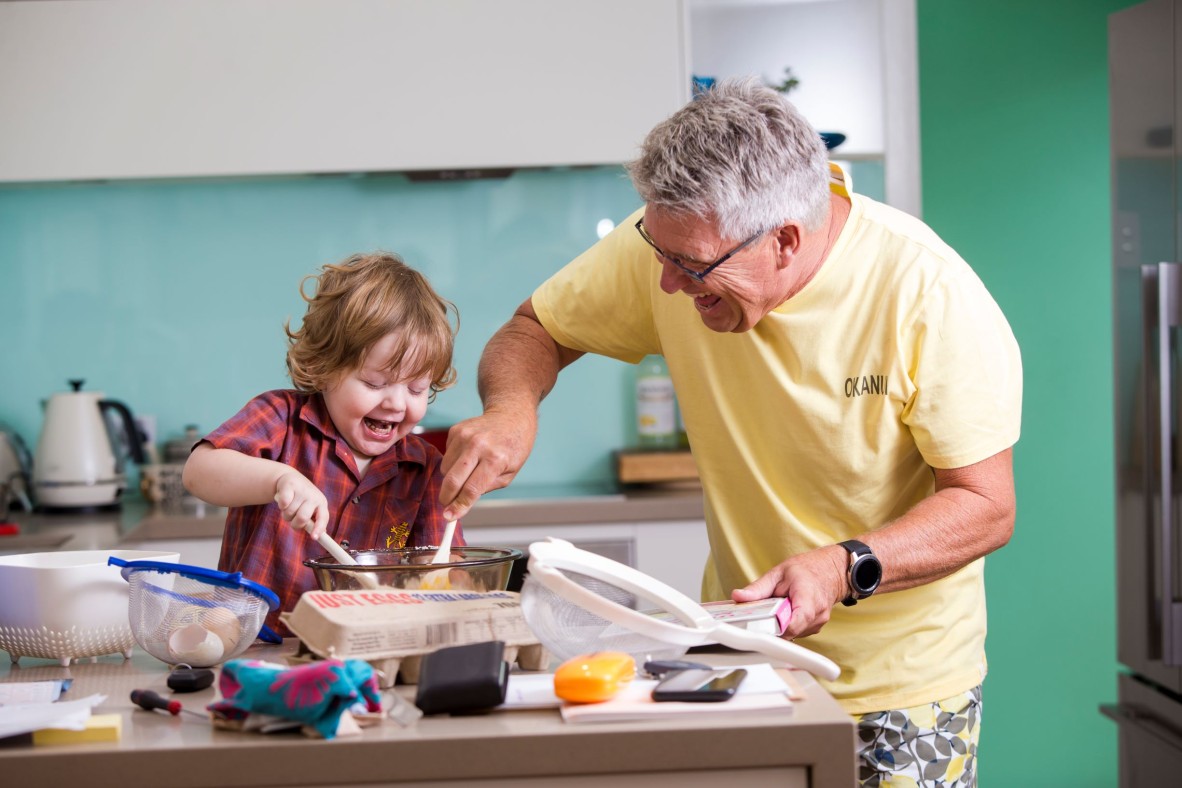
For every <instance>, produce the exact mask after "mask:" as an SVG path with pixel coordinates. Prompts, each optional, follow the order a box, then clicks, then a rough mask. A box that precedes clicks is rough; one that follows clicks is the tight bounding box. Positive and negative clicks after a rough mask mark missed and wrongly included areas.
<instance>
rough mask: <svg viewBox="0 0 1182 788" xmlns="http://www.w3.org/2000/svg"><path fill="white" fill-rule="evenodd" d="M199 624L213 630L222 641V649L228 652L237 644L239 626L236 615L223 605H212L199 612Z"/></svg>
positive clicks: (239, 633)
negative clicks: (212, 606)
mask: <svg viewBox="0 0 1182 788" xmlns="http://www.w3.org/2000/svg"><path fill="white" fill-rule="evenodd" d="M201 626H203V627H205V628H206V629H208V630H209V631H210V632H213V633H214V634H215V635H217V636H218V638H220V639H221V641H222V650H223V651H224V652H225V653H226V654H229V653H230V652H231V651H233V650H234V649H235V648H236V647H237V646H238V639H239V637H240V635H241V632H240V631H239V630H241V626H240V625H239V623H238V616H236V615H234V612H233V611H232V610H230V609H228V608H224V607H214V608H210V609H208V610H206V611H205V612H204V613H202V614H201Z"/></svg>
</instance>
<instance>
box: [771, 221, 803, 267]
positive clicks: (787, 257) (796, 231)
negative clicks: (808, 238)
mask: <svg viewBox="0 0 1182 788" xmlns="http://www.w3.org/2000/svg"><path fill="white" fill-rule="evenodd" d="M803 233H804V231H803V229H802V228H801V226H800V225H799V224H797V223H796V222H788V223H787V224H785V225H783V226H781V227H779V228H777V229H776V230H773V231H772V239H773V240H774V241H775V242H776V265H777V267H779V268H786V267H787V266H788V264H789V263H791V262H792V260H793V258H795V257H796V255H797V254H798V253H799V252H800V247H801V243H802V240H803V238H804V235H803Z"/></svg>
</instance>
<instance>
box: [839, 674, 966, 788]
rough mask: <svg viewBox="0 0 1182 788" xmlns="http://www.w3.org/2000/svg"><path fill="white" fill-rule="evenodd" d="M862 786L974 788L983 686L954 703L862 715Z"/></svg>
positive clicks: (876, 787)
mask: <svg viewBox="0 0 1182 788" xmlns="http://www.w3.org/2000/svg"><path fill="white" fill-rule="evenodd" d="M854 719H855V720H857V723H858V743H857V746H858V783H859V785H862V786H866V787H867V788H878V786H914V787H915V788H937V787H939V788H975V786H976V785H977V741H978V740H979V739H980V736H981V685H980V684H978V685H977V686H976V687H974V688H973V689H971V690H969V691H968V692H963V693H961V694H959V695H954V696H952V697H951V698H946V699H945V700H941V701H937V702H936V703H924V704H922V705H920V706H912V707H911V708H909V709H892V710H890V711H876V712H872V713H870V714H862V715H858V716H855V718H854Z"/></svg>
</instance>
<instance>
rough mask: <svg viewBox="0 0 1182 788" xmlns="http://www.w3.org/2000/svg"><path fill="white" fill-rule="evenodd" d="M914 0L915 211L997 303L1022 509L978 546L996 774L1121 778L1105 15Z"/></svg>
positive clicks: (1035, 779) (1070, 0)
mask: <svg viewBox="0 0 1182 788" xmlns="http://www.w3.org/2000/svg"><path fill="white" fill-rule="evenodd" d="M1129 5H1133V3H1132V2H1120V1H1119V0H1039V1H1038V2H1029V0H995V1H994V2H989V3H981V2H972V1H971V0H919V3H918V9H919V20H918V21H919V70H920V111H921V145H922V162H923V206H924V218H925V220H926V221H927V222H928V223H929V224H930V225H931V226H932V227H933V228H934V229H935V230H936V231H937V232H939V233H940V234H941V236H943V238H944V239H945V240H947V241H948V242H949V243H950V244H951V245H952V246H953V247H954V248H956V249H957V250H959V251H960V253H961V254H962V255H963V256H964V257H965V258H966V259H967V260H968V261H969V262H970V264H972V265H973V267H974V268H975V269H976V270H977V272H978V273H979V274H980V275H981V278H982V279H983V280H984V281H985V283H986V285H987V286H988V287H989V288H990V290H991V291H992V292H993V294H994V296H995V297H996V298H997V300H998V302H999V303H1000V304H1001V307H1002V309H1003V310H1004V311H1005V313H1006V315H1007V316H1008V318H1009V320H1010V323H1011V325H1012V326H1013V329H1014V333H1015V334H1016V335H1017V337H1018V342H1019V344H1020V345H1021V348H1022V357H1023V368H1024V372H1025V390H1024V395H1025V396H1024V400H1023V419H1022V427H1023V429H1022V438H1021V440H1020V441H1019V443H1018V445H1017V447H1016V449H1015V454H1014V466H1015V473H1016V477H1017V478H1016V482H1017V492H1018V521H1017V527H1016V528H1015V532H1014V538H1013V540H1012V541H1011V542H1010V544H1009V545H1008V546H1007V547H1005V548H1004V549H1002V550H1001V551H1000V552H998V553H997V554H996V555H994V556H992V557H990V558H989V560H988V561H987V569H986V577H987V580H986V586H987V588H988V599H989V638H988V644H987V648H988V653H989V677H988V679H987V680H986V682H985V707H984V714H983V721H984V727H983V734H982V736H983V738H982V742H981V778H982V784H983V785H989V786H1026V785H1030V786H1035V785H1037V786H1073V787H1077V786H1110V785H1115V784H1116V762H1117V757H1116V726H1115V724H1114V723H1112V722H1111V721H1110V720H1108V719H1107V718H1104V717H1101V716H1100V714H1099V713H1098V711H1097V706H1098V705H1099V704H1100V703H1104V702H1111V701H1113V700H1114V699H1115V695H1116V671H1117V664H1116V640H1115V637H1116V636H1115V598H1114V560H1115V559H1114V552H1113V550H1114V541H1113V539H1114V538H1113V479H1112V472H1113V448H1112V384H1111V371H1112V339H1111V326H1112V320H1111V275H1110V231H1109V163H1108V114H1107V113H1108V72H1107V15H1108V14H1109V13H1111V12H1112V11H1115V10H1119V9H1121V8H1124V7H1127V6H1129Z"/></svg>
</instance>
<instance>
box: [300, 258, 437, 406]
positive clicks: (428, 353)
mask: <svg viewBox="0 0 1182 788" xmlns="http://www.w3.org/2000/svg"><path fill="white" fill-rule="evenodd" d="M320 270H321V272H320V275H319V276H306V277H304V279H303V280H302V281H301V282H300V296H301V297H302V298H303V299H304V300H305V301H307V302H308V311H307V313H306V314H305V315H304V321H303V324H302V325H301V326H300V327H299V328H298V329H296V330H294V331H293V330H292V328H291V321H290V320H289V321H288V322H287V323H285V324H284V326H283V329H284V331H285V332H286V334H287V342H288V349H287V371H288V374H289V375H290V376H291V382H292V383H293V384H294V385H295V387H296V388H297V389H300V390H301V391H325V390H326V389H328V388H331V387H332V385H333V384H334V383H335V382H336V381H337V380H338V379H339V377H340V375H342V374H345V373H347V372H350V371H352V370H355V369H360V368H361V367H362V365H363V364H364V363H365V354H366V353H367V352H368V351H369V349H370V348H372V347H373V346H374V345H375V344H377V343H378V341H379V340H381V339H382V338H384V337H385V336H387V335H388V334H396V335H397V336H398V338H399V341H398V343H397V345H396V346H395V349H394V354H393V356H392V357H391V358H390V359H389V360H388V362H387V367H386V369H387V370H388V371H391V372H392V371H395V370H397V371H399V372H400V373H401V377H403V378H405V379H413V378H419V377H428V378H430V379H431V397H432V398H434V396H435V394H437V393H438V392H440V391H442V390H443V389H446V388H447V387H448V386H451V385H452V384H453V383H455V380H456V370H455V368H454V367H453V366H452V352H453V350H454V345H455V336H456V332H457V331H458V330H459V312H458V311H457V310H456V307H455V305H454V304H452V303H451V302H450V301H447V300H445V299H443V298H441V297H440V296H439V294H438V293H436V292H435V290H434V289H433V288H432V287H431V284H430V283H429V282H428V281H427V279H426V277H424V276H423V275H422V274H420V273H419V272H418V271H416V270H414V269H413V268H411V267H410V266H408V265H407V264H406V263H404V262H403V261H402V258H401V257H399V256H398V255H395V254H390V253H389V252H374V253H373V254H355V255H353V256H351V257H349V258H348V259H346V260H344V261H342V262H340V263H336V264H330V265H326V266H324V267H323V268H321V269H320ZM309 279H313V280H315V281H316V283H317V284H316V292H315V293H314V294H312V295H311V296H309V295H308V294H307V293H305V292H304V286H305V285H306V284H307V282H308V280H309ZM451 315H455V323H454V325H453V323H452V320H451Z"/></svg>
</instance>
